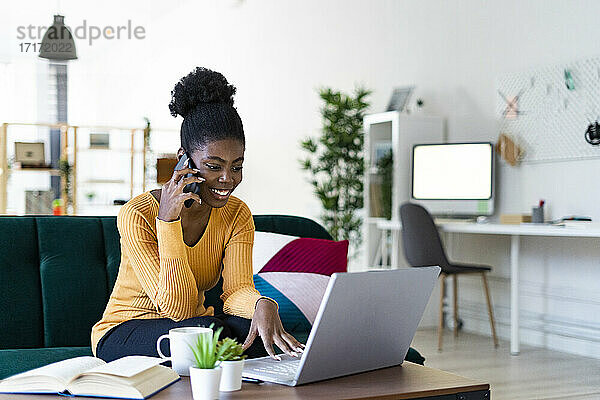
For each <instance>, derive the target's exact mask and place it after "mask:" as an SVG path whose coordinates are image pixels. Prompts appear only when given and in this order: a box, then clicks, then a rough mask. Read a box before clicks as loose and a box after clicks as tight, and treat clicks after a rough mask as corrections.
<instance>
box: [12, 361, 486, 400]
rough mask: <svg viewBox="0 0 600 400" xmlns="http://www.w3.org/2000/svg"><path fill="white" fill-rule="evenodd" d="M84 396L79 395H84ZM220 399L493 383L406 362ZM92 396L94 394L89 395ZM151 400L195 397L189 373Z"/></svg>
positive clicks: (396, 395)
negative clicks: (294, 385)
mask: <svg viewBox="0 0 600 400" xmlns="http://www.w3.org/2000/svg"><path fill="white" fill-rule="evenodd" d="M53 398H56V399H64V396H58V395H57V396H55V397H54V396H51V395H8V394H0V400H5V399H17V400H34V399H35V400H50V399H53ZM84 398H85V397H77V399H84ZM219 398H220V399H260V400H263V399H269V400H271V399H311V400H314V399H327V400H330V399H369V400H374V399H380V400H391V399H428V400H449V399H452V400H457V399H458V400H489V399H490V385H489V384H487V383H485V382H479V381H474V380H471V379H467V378H463V377H462V376H458V375H454V374H451V373H448V372H444V371H440V370H438V369H433V368H427V367H423V366H421V365H417V364H413V363H410V362H405V363H404V364H402V366H397V367H390V368H383V369H379V370H376V371H371V372H365V373H362V374H356V375H350V376H345V377H342V378H336V379H330V380H326V381H322V382H315V383H309V384H306V385H301V386H296V387H289V386H283V385H277V384H272V383H261V384H255V383H246V382H244V383H243V385H242V390H240V391H237V392H221V394H220V397H219ZM90 399H91V398H90ZM151 399H152V400H186V399H189V400H192V390H191V386H190V381H189V378H188V377H182V379H181V380H180V381H179V382H177V383H175V384H173V385H171V386H169V387H168V388H166V389H164V390H163V391H161V392H159V393H157V394H156V395H154V396H152V398H151Z"/></svg>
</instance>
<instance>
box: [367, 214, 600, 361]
mask: <svg viewBox="0 0 600 400" xmlns="http://www.w3.org/2000/svg"><path fill="white" fill-rule="evenodd" d="M377 228H379V229H381V230H389V231H391V232H392V246H393V248H394V249H395V250H394V251H393V252H392V259H391V267H392V268H398V265H399V263H398V256H397V255H394V254H395V253H397V249H399V248H400V247H399V246H400V232H401V231H402V225H401V223H400V222H398V221H381V222H379V223H377ZM438 228H439V230H440V231H441V232H447V233H471V234H476V235H508V236H510V353H511V354H513V355H517V354H519V247H520V237H521V236H547V237H564V236H566V237H587V238H590V237H598V238H600V226H596V225H592V226H586V227H575V228H573V227H564V226H552V225H544V224H539V225H538V224H521V225H503V224H492V223H489V224H477V223H462V222H459V223H444V224H439V225H438Z"/></svg>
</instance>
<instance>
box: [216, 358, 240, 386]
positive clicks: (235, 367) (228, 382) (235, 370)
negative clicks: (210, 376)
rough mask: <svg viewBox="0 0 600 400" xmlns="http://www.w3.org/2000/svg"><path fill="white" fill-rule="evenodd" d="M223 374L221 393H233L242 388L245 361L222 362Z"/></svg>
mask: <svg viewBox="0 0 600 400" xmlns="http://www.w3.org/2000/svg"><path fill="white" fill-rule="evenodd" d="M221 368H223V373H222V375H221V385H220V386H219V390H220V391H221V392H233V391H235V390H240V389H241V388H242V370H243V369H244V360H237V361H223V362H221Z"/></svg>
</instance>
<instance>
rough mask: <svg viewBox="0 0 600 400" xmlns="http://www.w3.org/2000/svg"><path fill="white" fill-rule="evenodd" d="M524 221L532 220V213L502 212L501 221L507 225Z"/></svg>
mask: <svg viewBox="0 0 600 400" xmlns="http://www.w3.org/2000/svg"><path fill="white" fill-rule="evenodd" d="M524 222H531V215H528V214H501V215H500V223H501V224H507V225H518V224H522V223H524Z"/></svg>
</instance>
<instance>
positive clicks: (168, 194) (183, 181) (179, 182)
mask: <svg viewBox="0 0 600 400" xmlns="http://www.w3.org/2000/svg"><path fill="white" fill-rule="evenodd" d="M188 165H189V160H186V162H185V164H184V165H183V166H184V168H182V169H180V170H176V171H174V172H173V176H172V177H171V179H169V181H168V182H167V183H165V184H164V185H163V187H162V190H161V193H160V204H159V206H158V218H159V219H160V220H162V221H166V222H171V221H175V220H176V219H177V218H179V214H180V213H181V209H182V208H183V203H184V202H185V201H186V200H188V199H193V200H195V201H197V202H198V203H200V204H202V200H201V199H200V196H198V195H197V194H196V193H193V192H187V193H184V192H183V188H184V187H185V186H186V185H189V184H190V183H202V182H204V181H205V179H204V178H201V177H199V176H196V175H192V176H190V177H188V178H186V177H185V176H186V175H187V174H199V173H200V170H197V169H193V168H188Z"/></svg>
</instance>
